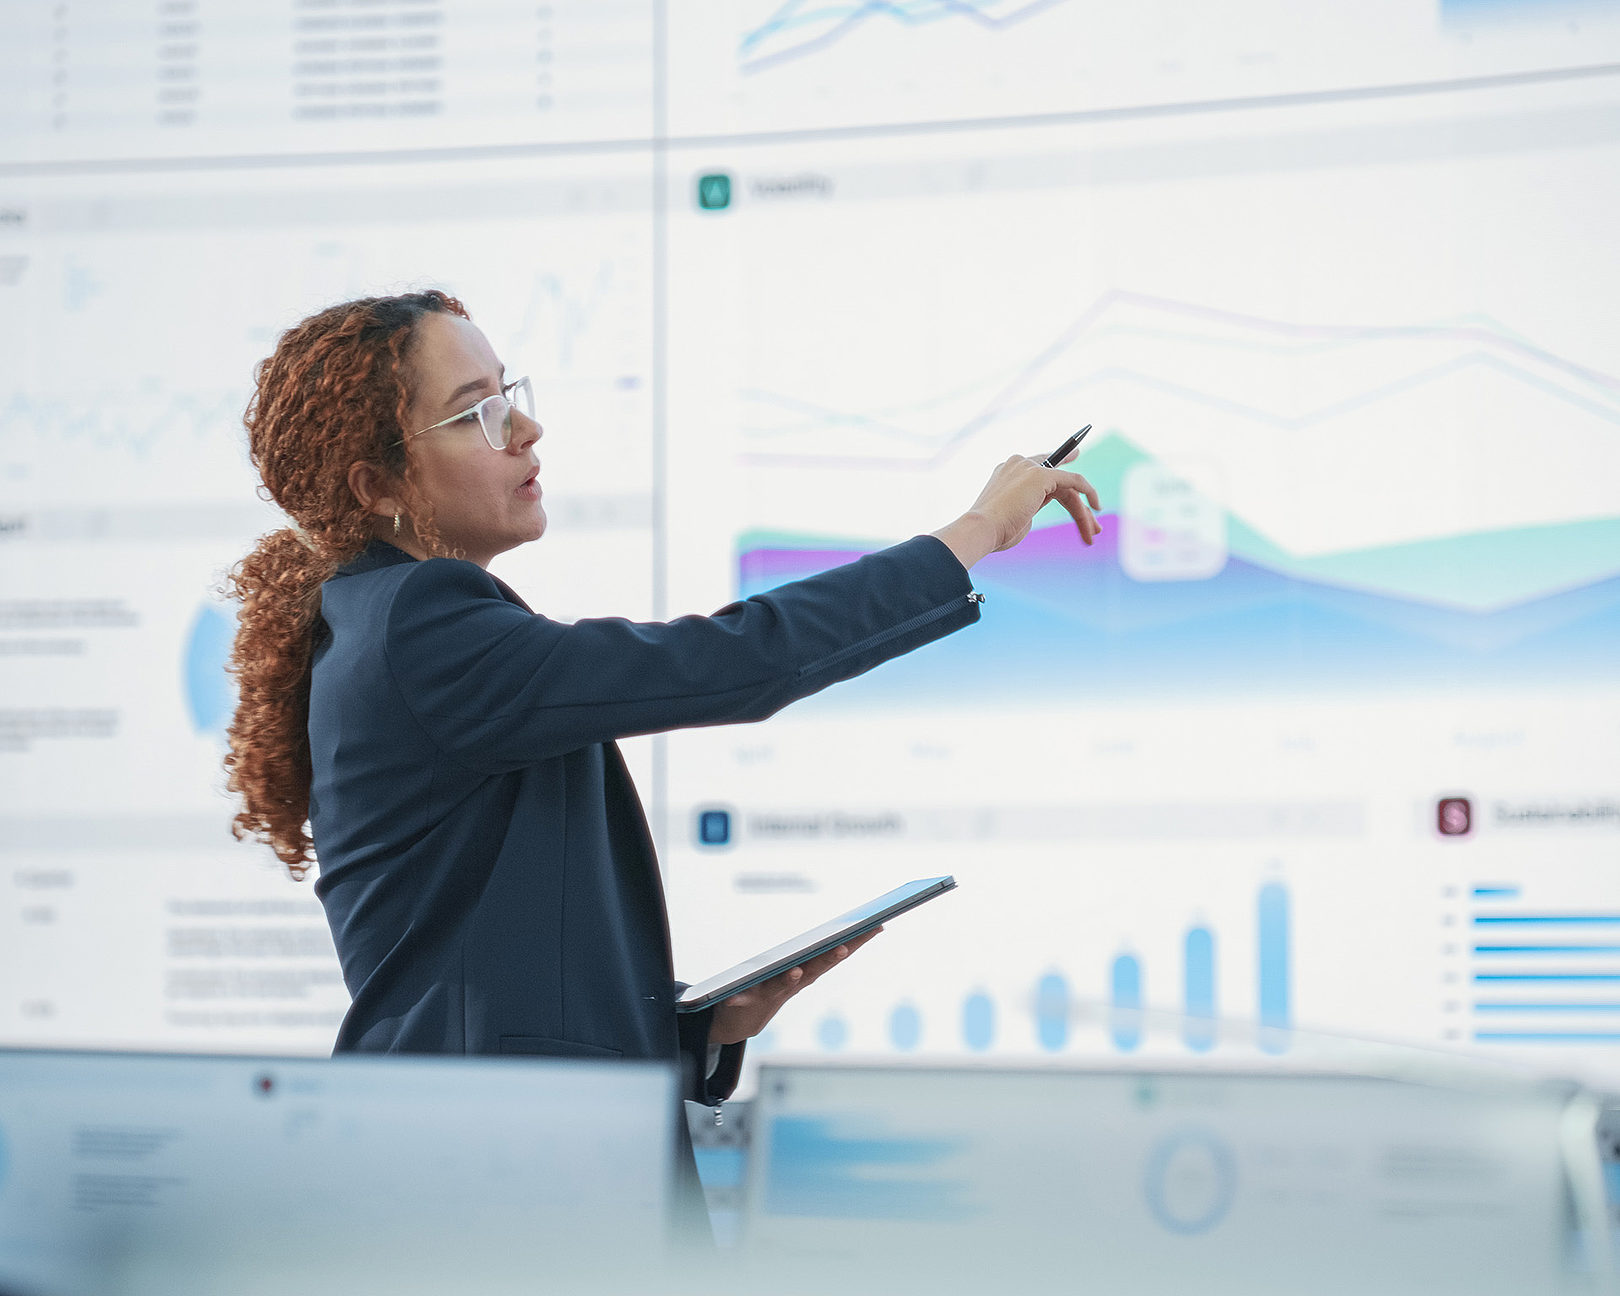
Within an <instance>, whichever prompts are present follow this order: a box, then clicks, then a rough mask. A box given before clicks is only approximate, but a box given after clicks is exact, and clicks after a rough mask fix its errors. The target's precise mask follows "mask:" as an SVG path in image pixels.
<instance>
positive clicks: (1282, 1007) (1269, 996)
mask: <svg viewBox="0 0 1620 1296" xmlns="http://www.w3.org/2000/svg"><path fill="white" fill-rule="evenodd" d="M1258 909H1259V913H1258V918H1259V932H1260V950H1259V958H1258V967H1257V972H1258V976H1259V987H1258V989H1259V996H1260V1047H1261V1048H1262V1049H1264V1050H1265V1051H1266V1052H1268V1053H1281V1052H1282V1051H1283V1050H1284V1049H1285V1048H1287V1047H1288V1039H1287V1034H1288V1030H1289V1027H1290V1026H1291V1025H1292V1024H1293V1018H1292V1012H1291V1009H1290V1005H1289V978H1290V968H1289V957H1290V956H1289V917H1288V888H1287V887H1285V886H1284V885H1283V884H1282V883H1281V882H1267V883H1266V884H1265V885H1264V886H1262V887H1261V888H1260V901H1259V906H1258Z"/></svg>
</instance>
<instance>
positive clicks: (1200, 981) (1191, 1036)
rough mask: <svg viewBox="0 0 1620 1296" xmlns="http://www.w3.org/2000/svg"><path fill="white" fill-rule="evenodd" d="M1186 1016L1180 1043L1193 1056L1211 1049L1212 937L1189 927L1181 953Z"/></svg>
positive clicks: (1213, 941)
mask: <svg viewBox="0 0 1620 1296" xmlns="http://www.w3.org/2000/svg"><path fill="white" fill-rule="evenodd" d="M1183 967H1184V970H1185V978H1186V985H1185V1000H1186V1016H1185V1018H1183V1020H1182V1025H1181V1030H1182V1039H1183V1040H1184V1041H1185V1042H1186V1044H1187V1047H1188V1048H1190V1049H1191V1050H1192V1051H1193V1052H1194V1053H1207V1052H1209V1050H1210V1049H1212V1048H1214V1047H1215V933H1214V932H1212V931H1210V929H1209V928H1208V927H1189V928H1188V929H1187V940H1186V943H1185V946H1184V951H1183Z"/></svg>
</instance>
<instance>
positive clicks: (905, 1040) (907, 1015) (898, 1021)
mask: <svg viewBox="0 0 1620 1296" xmlns="http://www.w3.org/2000/svg"><path fill="white" fill-rule="evenodd" d="M889 1040H890V1042H891V1043H892V1044H893V1045H894V1046H895V1048H897V1049H899V1050H900V1051H901V1052H902V1053H909V1052H911V1050H912V1049H914V1048H916V1047H917V1045H918V1043H919V1042H920V1041H921V1040H922V1014H921V1013H920V1012H918V1011H917V1006H916V1005H915V1004H911V1003H903V1004H897V1005H896V1006H895V1010H894V1011H893V1012H892V1013H890V1014H889Z"/></svg>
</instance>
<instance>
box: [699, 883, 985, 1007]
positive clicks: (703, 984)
mask: <svg viewBox="0 0 1620 1296" xmlns="http://www.w3.org/2000/svg"><path fill="white" fill-rule="evenodd" d="M955 886H956V879H955V878H953V877H933V878H918V879H917V880H916V881H915V882H907V883H906V884H905V886H901V887H895V889H894V890H893V891H890V892H888V893H887V894H886V895H880V896H878V898H877V899H875V900H868V901H867V902H866V903H865V904H863V905H862V906H861V907H860V908H858V909H851V910H850V911H849V912H848V913H847V914H840V915H839V916H838V917H836V918H834V919H832V920H831V921H830V922H824V923H822V924H821V926H819V927H812V928H811V929H810V930H809V931H807V932H804V933H802V934H801V935H798V936H795V937H794V938H793V939H792V940H790V941H784V942H783V943H782V944H780V945H775V946H772V947H771V948H770V949H768V950H766V951H764V952H763V953H761V954H756V955H754V957H753V958H751V959H748V960H747V961H746V962H743V963H739V964H737V965H736V966H735V967H729V968H727V969H726V970H725V971H724V972H719V973H716V974H715V975H714V976H712V977H710V978H709V979H708V980H707V981H699V982H698V983H697V984H696V985H691V986H687V987H686V989H685V990H683V991H682V992H681V997H680V998H679V999H677V1000H676V1001H675V1011H676V1012H697V1011H698V1010H699V1009H700V1008H709V1007H712V1006H713V1005H714V1004H717V1003H719V1002H720V1000H722V999H725V998H728V997H729V996H731V995H734V994H736V993H737V992H738V991H740V990H746V989H748V988H749V987H750V986H756V985H758V984H759V983H760V982H761V981H768V980H770V978H771V977H773V976H775V975H776V974H777V973H778V972H786V971H787V970H788V969H789V968H792V967H798V966H799V964H801V963H806V962H809V960H811V959H813V958H815V957H816V955H818V954H825V953H826V952H827V951H828V950H831V949H837V948H838V947H839V946H840V945H842V944H843V943H844V942H845V941H847V940H854V939H855V937H857V936H859V935H860V934H861V933H862V932H869V931H871V930H872V928H874V927H881V926H882V925H883V924H884V923H885V922H887V921H888V920H889V919H890V918H893V917H894V916H895V915H896V914H903V913H905V911H906V910H907V909H915V908H916V907H917V906H918V905H920V904H923V903H924V902H926V901H929V900H932V899H933V898H934V897H935V896H941V895H944V894H945V893H946V892H947V891H949V890H951V889H952V888H954V887H955Z"/></svg>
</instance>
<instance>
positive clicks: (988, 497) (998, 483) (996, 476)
mask: <svg viewBox="0 0 1620 1296" xmlns="http://www.w3.org/2000/svg"><path fill="white" fill-rule="evenodd" d="M1073 457H1074V455H1073V454H1072V453H1071V454H1070V456H1069V458H1070V459H1072V458H1073ZM1064 462H1068V460H1065V461H1064ZM1049 500H1056V501H1057V502H1058V503H1059V504H1061V505H1063V507H1064V508H1065V509H1067V510H1068V513H1069V516H1070V517H1072V518H1073V519H1074V521H1075V525H1076V526H1077V527H1079V528H1080V538H1081V539H1082V540H1083V541H1085V543H1086V544H1090V543H1091V542H1092V541H1093V540H1095V539H1096V538H1097V533H1098V532H1099V531H1101V530H1102V526H1101V524H1100V523H1098V521H1097V517H1096V514H1095V512H1093V510H1095V509H1098V508H1100V507H1101V504H1100V503H1099V501H1098V499H1097V491H1096V488H1095V487H1093V486H1092V484H1091V483H1090V482H1088V481H1087V480H1086V479H1085V478H1084V477H1082V476H1081V475H1080V474H1079V473H1075V472H1065V471H1064V470H1063V469H1062V468H1043V467H1042V466H1041V465H1040V464H1039V463H1038V462H1037V461H1036V460H1034V459H1029V458H1026V457H1025V456H1023V455H1014V456H1013V457H1012V458H1011V459H1008V460H1007V462H1006V463H1004V464H1002V465H1001V466H1000V467H999V468H997V469H996V470H995V472H993V473H991V474H990V480H989V481H988V482H986V483H985V485H984V489H983V490H981V491H980V492H979V498H978V499H976V500H974V501H973V507H972V508H970V509H969V510H968V511H967V512H966V513H964V514H962V516H961V517H959V518H957V519H956V521H954V522H952V523H950V525H948V526H943V527H941V528H940V529H939V530H938V531H935V532H934V535H935V536H937V537H938V538H939V539H940V540H942V541H944V542H945V545H946V547H947V548H948V549H950V551H951V552H952V553H953V554H955V555H956V557H957V559H958V560H959V561H960V562H961V564H962V566H964V567H971V566H973V564H974V563H976V562H978V561H979V559H981V558H983V557H984V556H985V555H986V554H992V553H996V552H998V551H1000V550H1002V549H1011V548H1012V547H1013V546H1014V545H1015V544H1017V543H1018V542H1019V541H1021V540H1022V539H1023V538H1024V537H1025V536H1027V535H1028V534H1029V527H1030V523H1031V522H1032V521H1033V520H1034V517H1035V514H1036V513H1038V512H1039V511H1040V510H1041V508H1042V506H1044V505H1045V504H1046V503H1047V502H1048V501H1049Z"/></svg>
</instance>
